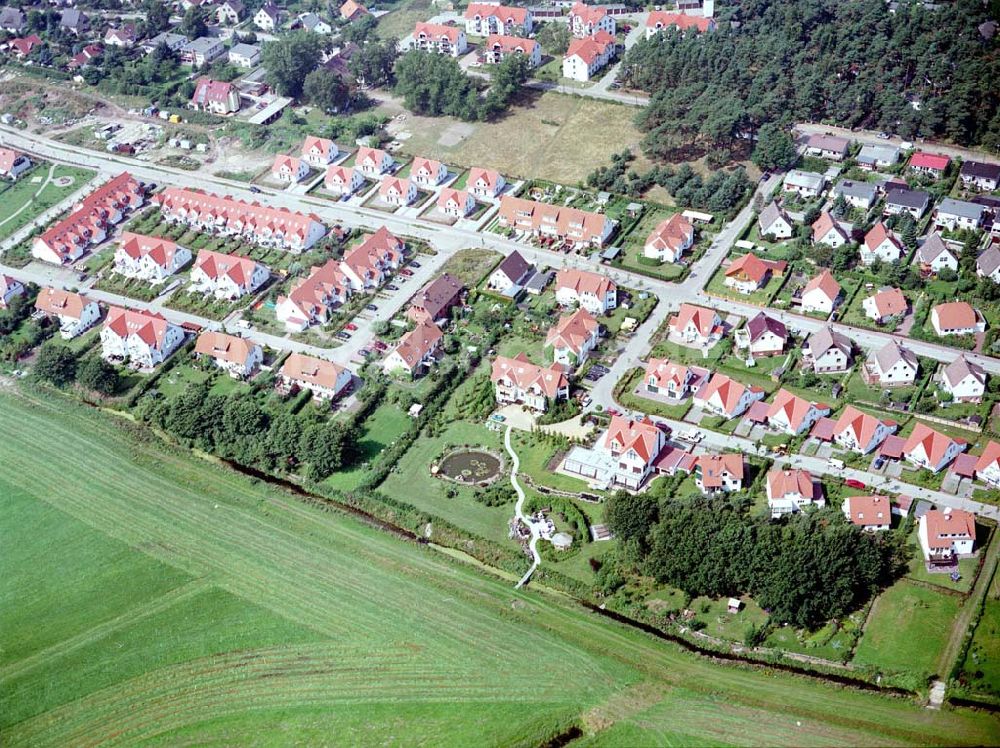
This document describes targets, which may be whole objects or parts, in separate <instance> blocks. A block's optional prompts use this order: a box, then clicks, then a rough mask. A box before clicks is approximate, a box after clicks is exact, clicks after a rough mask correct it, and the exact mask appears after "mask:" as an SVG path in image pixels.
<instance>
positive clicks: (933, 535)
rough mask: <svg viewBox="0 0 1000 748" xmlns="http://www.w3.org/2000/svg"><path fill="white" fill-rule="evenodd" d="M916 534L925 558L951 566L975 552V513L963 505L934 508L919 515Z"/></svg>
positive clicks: (929, 562)
mask: <svg viewBox="0 0 1000 748" xmlns="http://www.w3.org/2000/svg"><path fill="white" fill-rule="evenodd" d="M917 538H918V539H919V540H920V550H922V551H923V553H924V561H926V562H927V563H928V564H931V565H935V564H939V565H942V566H952V565H954V564H955V562H956V561H957V560H958V559H960V558H963V557H966V558H967V557H968V556H971V555H972V552H973V550H975V546H976V515H974V514H973V513H972V512H966V511H965V510H963V509H952V508H951V507H945V508H944V509H943V510H938V509H931V510H930V511H929V512H927V513H926V514H924V516H922V517H921V518H920V524H919V525H918V526H917Z"/></svg>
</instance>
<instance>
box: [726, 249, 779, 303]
mask: <svg viewBox="0 0 1000 748" xmlns="http://www.w3.org/2000/svg"><path fill="white" fill-rule="evenodd" d="M787 267H788V263H787V262H785V261H784V260H762V259H761V258H760V257H758V256H757V255H755V254H754V253H753V252H747V253H746V254H744V255H742V256H741V257H737V258H736V259H735V260H733V261H732V262H731V263H729V267H727V268H726V270H725V273H724V276H725V277H724V279H723V281H722V283H723V285H724V286H726V288H732V289H733V290H735V291H738V292H739V293H744V294H750V293H753V292H754V291H757V290H759V289H761V288H763V287H764V286H766V285H767V284H768V283H770V281H771V278H772V277H781V276H782V275H784V274H785V269H786V268H787Z"/></svg>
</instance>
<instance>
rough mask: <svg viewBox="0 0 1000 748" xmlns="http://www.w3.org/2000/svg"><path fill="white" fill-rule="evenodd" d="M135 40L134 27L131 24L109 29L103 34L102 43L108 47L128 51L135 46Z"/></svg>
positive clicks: (136, 36)
mask: <svg viewBox="0 0 1000 748" xmlns="http://www.w3.org/2000/svg"><path fill="white" fill-rule="evenodd" d="M137 39H138V35H137V34H136V30H135V26H134V25H133V24H131V23H125V24H122V25H121V26H119V27H118V28H109V29H108V30H107V31H106V32H105V33H104V43H105V44H107V45H108V46H110V47H121V48H123V49H128V48H129V47H132V46H134V45H135V42H136V40H137Z"/></svg>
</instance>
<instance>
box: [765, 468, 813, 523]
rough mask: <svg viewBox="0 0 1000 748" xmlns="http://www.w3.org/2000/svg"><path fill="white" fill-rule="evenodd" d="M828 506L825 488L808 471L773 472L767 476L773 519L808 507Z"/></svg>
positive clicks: (769, 502)
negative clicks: (824, 492)
mask: <svg viewBox="0 0 1000 748" xmlns="http://www.w3.org/2000/svg"><path fill="white" fill-rule="evenodd" d="M812 505H815V506H818V507H824V506H826V499H825V498H824V496H823V488H822V486H820V484H819V483H818V482H816V481H814V480H813V477H812V474H811V473H810V472H809V471H808V470H788V469H786V470H781V469H779V470H772V471H771V472H769V473H768V474H767V506H768V508H770V510H771V517H772V518H775V519H777V518H778V517H782V516H784V515H786V514H791V513H793V512H799V511H802V508H803V507H806V506H812Z"/></svg>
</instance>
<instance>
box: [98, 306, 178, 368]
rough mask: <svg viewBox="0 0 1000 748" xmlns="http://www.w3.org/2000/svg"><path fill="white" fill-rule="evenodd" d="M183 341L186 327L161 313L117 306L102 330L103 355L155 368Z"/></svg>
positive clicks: (112, 310) (107, 358)
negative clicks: (171, 320)
mask: <svg viewBox="0 0 1000 748" xmlns="http://www.w3.org/2000/svg"><path fill="white" fill-rule="evenodd" d="M183 342H184V331H183V330H182V329H181V328H180V327H178V326H177V325H175V324H173V323H172V322H168V321H167V320H166V319H164V318H163V317H162V316H161V315H159V314H154V313H152V312H145V311H139V310H136V309H122V308H121V307H117V306H113V307H110V308H109V309H108V316H107V318H106V319H105V320H104V328H103V329H102V330H101V355H102V356H103V357H104V359H105V360H107V361H114V362H125V361H128V362H129V363H130V364H131V365H132V366H137V367H139V368H143V369H151V368H153V367H154V366H157V365H158V364H161V363H162V362H164V361H166V359H167V357H169V356H170V354H171V353H173V352H174V351H175V350H177V348H178V347H179V346H180V345H181V343H183Z"/></svg>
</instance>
